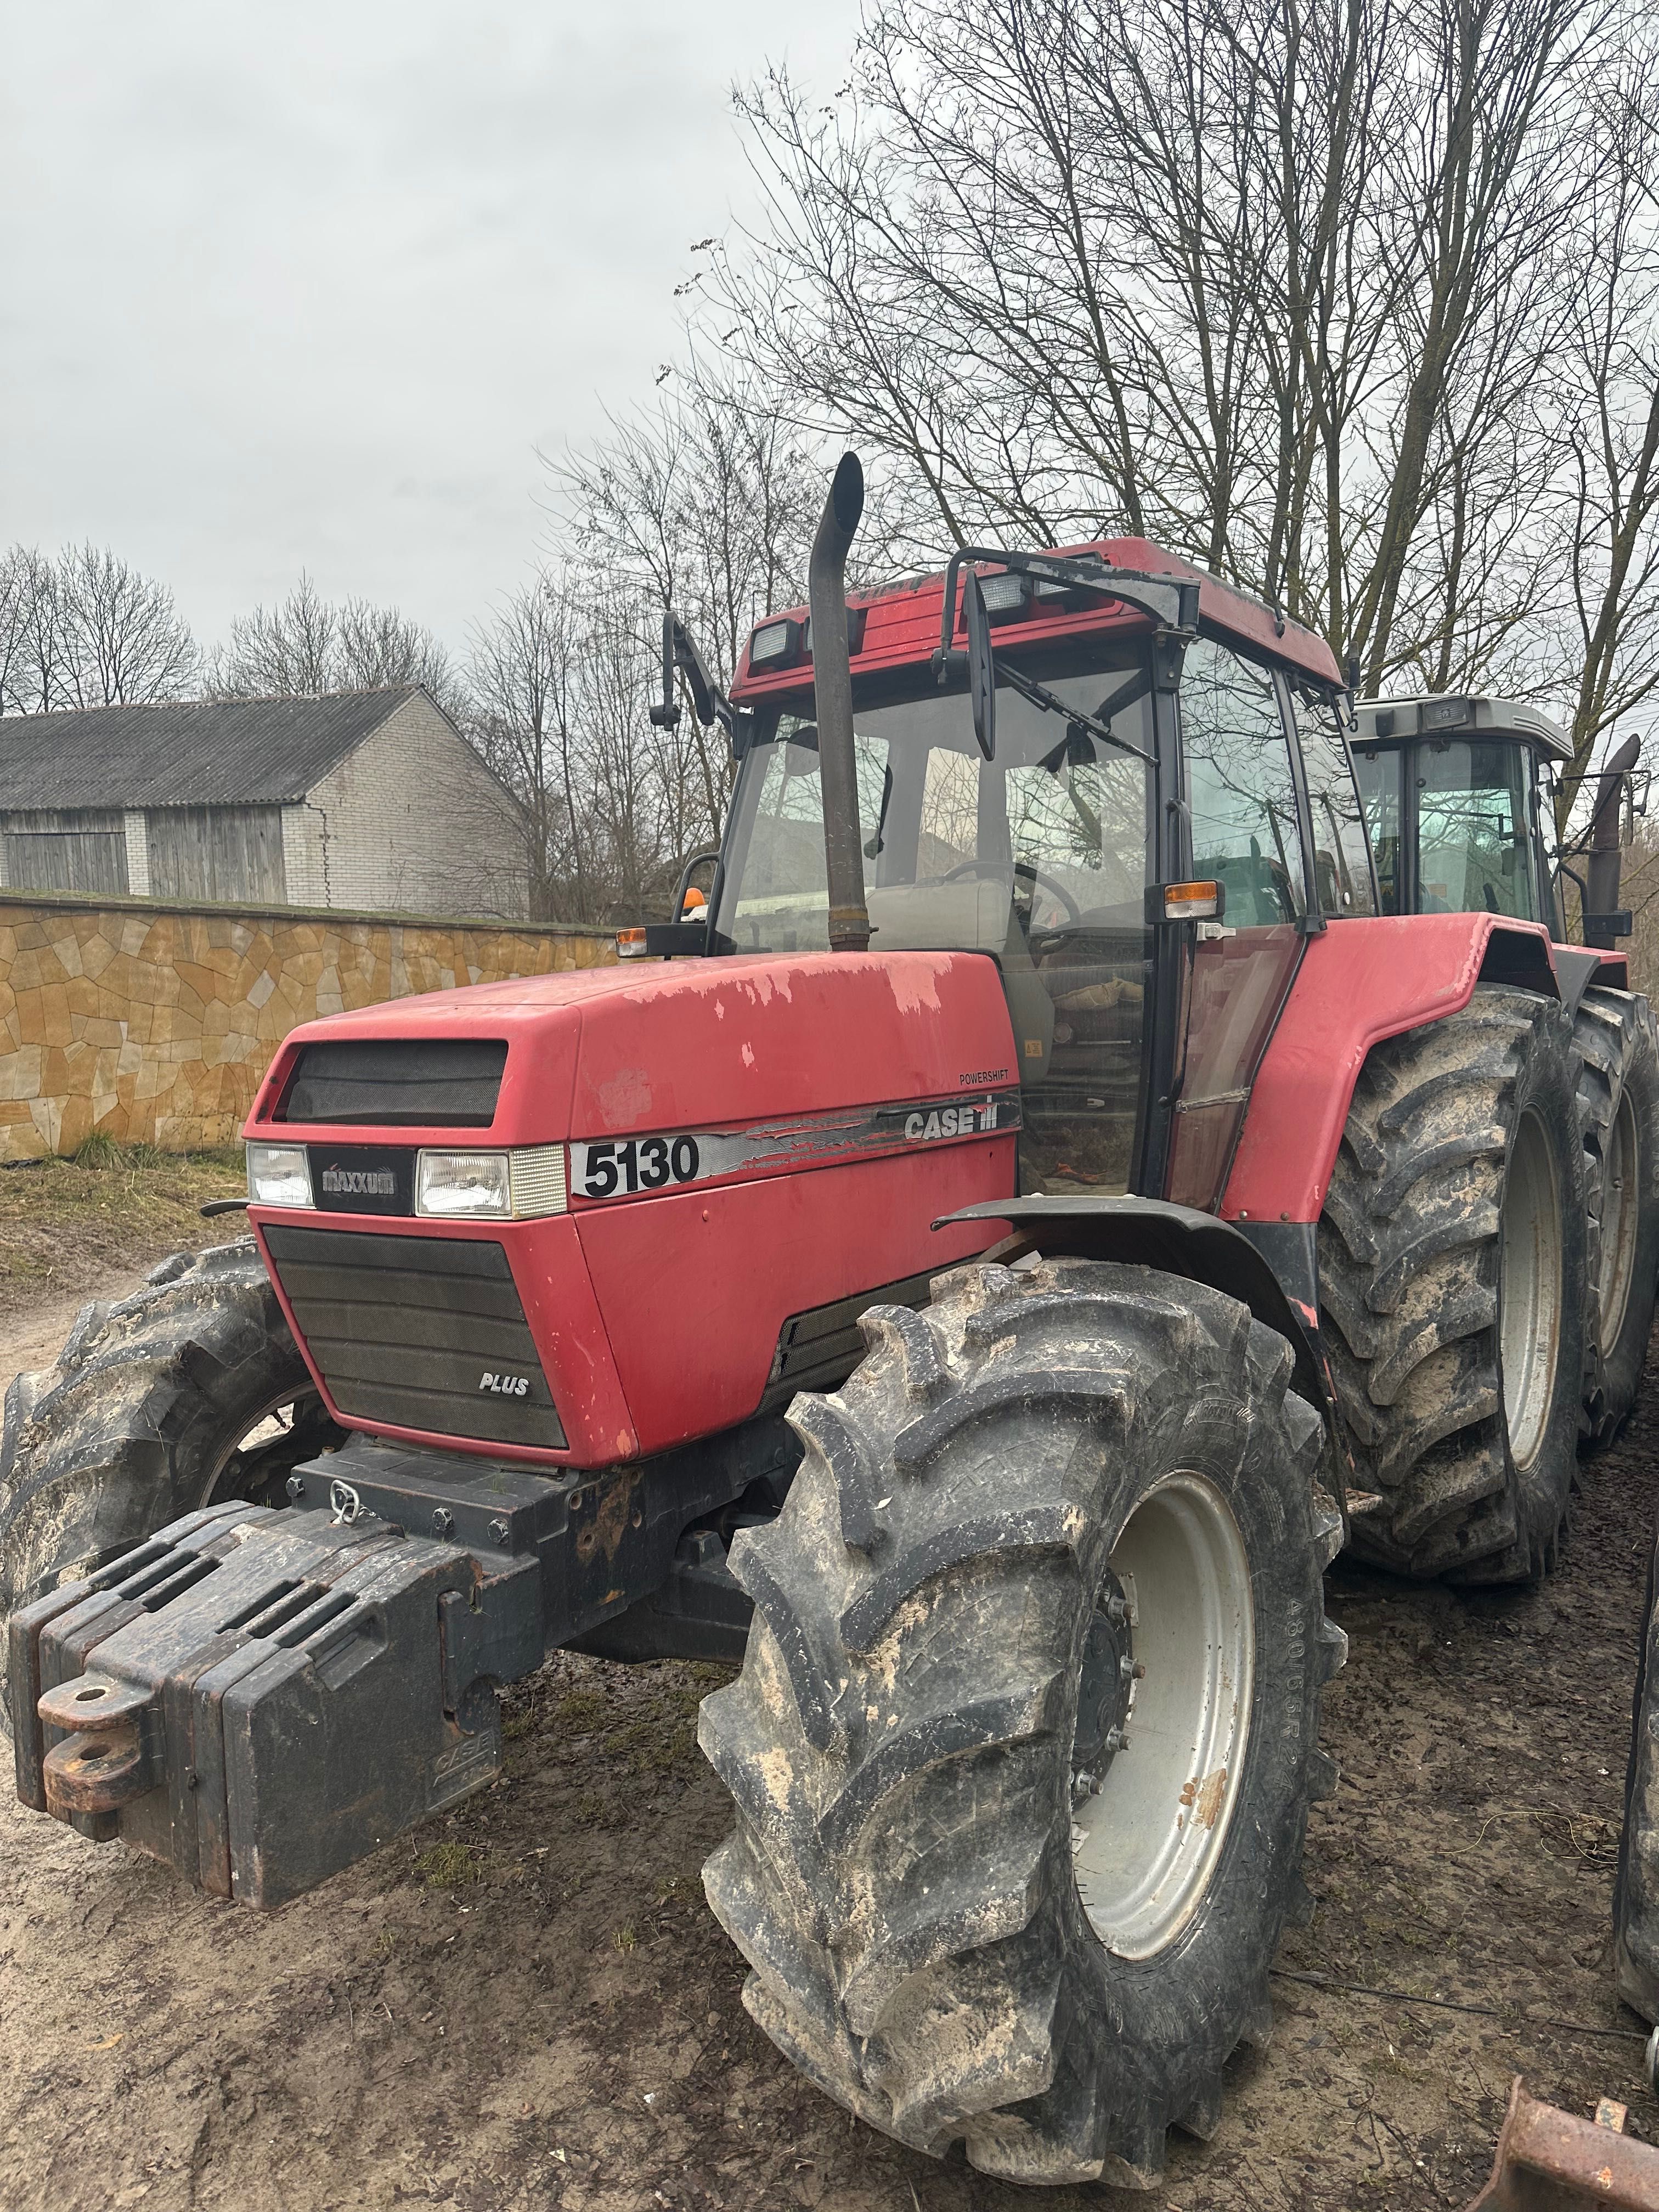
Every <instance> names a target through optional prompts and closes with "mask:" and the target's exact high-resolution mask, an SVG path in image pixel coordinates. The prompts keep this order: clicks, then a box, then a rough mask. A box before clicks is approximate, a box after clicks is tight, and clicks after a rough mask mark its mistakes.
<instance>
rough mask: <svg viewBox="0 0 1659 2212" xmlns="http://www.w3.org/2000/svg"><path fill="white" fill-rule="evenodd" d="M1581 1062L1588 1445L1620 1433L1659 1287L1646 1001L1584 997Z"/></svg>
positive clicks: (1658, 1070)
mask: <svg viewBox="0 0 1659 2212" xmlns="http://www.w3.org/2000/svg"><path fill="white" fill-rule="evenodd" d="M1572 1042H1573V1049H1574V1050H1575V1052H1577V1055H1578V1060H1579V1073H1578V1110H1579V1116H1580V1121H1581V1124H1582V1133H1583V1142H1584V1177H1585V1185H1586V1194H1587V1199H1588V1215H1589V1239H1588V1247H1587V1253H1586V1279H1587V1283H1588V1286H1589V1298H1588V1310H1587V1315H1586V1321H1585V1338H1586V1344H1585V1367H1584V1412H1583V1421H1582V1424H1581V1427H1582V1430H1583V1435H1584V1437H1585V1439H1586V1441H1587V1442H1588V1443H1590V1444H1592V1445H1596V1446H1600V1445H1602V1444H1607V1443H1612V1441H1613V1437H1615V1436H1616V1435H1617V1434H1618V1432H1619V1430H1620V1426H1621V1425H1622V1424H1623V1422H1624V1420H1625V1419H1626V1415H1627V1414H1628V1413H1629V1412H1630V1409H1631V1407H1632V1406H1633V1405H1634V1404H1635V1403H1636V1393H1637V1389H1638V1386H1639V1385H1640V1383H1641V1380H1642V1365H1643V1362H1644V1360H1645V1358H1647V1350H1648V1339H1649V1337H1650V1335H1651V1334H1652V1331H1653V1308H1654V1291H1655V1285H1656V1282H1659V1042H1656V1039H1655V1034H1654V1023H1653V1015H1652V1013H1651V1012H1650V1009H1649V1006H1648V1002H1647V1000H1645V999H1644V998H1641V997H1639V996H1638V995H1637V994H1634V993H1632V992H1630V991H1610V990H1604V989H1600V988H1595V989H1591V990H1589V991H1586V992H1585V994H1584V996H1583V1000H1582V1001H1581V1002H1580V1005H1579V1008H1578V1012H1577V1018H1575V1020H1574V1023H1573V1031H1572Z"/></svg>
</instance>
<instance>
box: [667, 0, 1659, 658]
mask: <svg viewBox="0 0 1659 2212" xmlns="http://www.w3.org/2000/svg"><path fill="white" fill-rule="evenodd" d="M1652 38H1653V34H1652V33H1651V31H1650V29H1649V28H1648V27H1647V25H1646V24H1645V21H1644V18H1643V17H1642V15H1641V14H1640V12H1639V11H1638V9H1636V8H1635V7H1634V6H1633V4H1631V0H1448V3H1447V4H1443V0H963V4H957V0H889V4H887V5H884V6H879V7H878V8H877V9H876V11H875V12H874V13H872V15H870V16H869V17H868V18H867V19H866V27H865V32H864V35H863V38H862V40H861V41H860V49H859V54H858V58H857V61H856V64H855V67H854V72H853V75H852V77H851V78H850V80H849V82H848V86H847V87H846V88H844V89H843V92H842V94H841V95H840V96H839V97H838V99H837V100H836V103H834V104H833V105H832V106H830V107H829V108H824V107H823V106H818V105H817V104H814V103H812V102H810V101H808V100H806V99H805V97H804V96H803V94H801V93H800V92H799V90H798V89H797V88H795V87H794V86H793V85H792V84H791V83H790V82H789V80H788V79H787V76H784V75H782V74H781V73H778V74H774V75H773V76H770V77H769V79H768V80H767V81H766V82H764V83H763V84H760V85H758V86H757V87H755V88H751V89H750V90H749V91H747V92H746V93H744V94H741V95H740V97H739V102H738V105H739V110H740V112H741V114H742V116H743V117H744V120H745V121H746V123H747V125H748V126H749V129H750V143H751V146H752V148H753V153H754V159H755V162H756V165H757V171H758V173H759V175H760V178H761V180H762V183H763V186H764V188H765V190H766V191H767V194H768V196H769V213H768V216H767V218H766V220H765V221H764V222H763V224H762V225H761V226H760V228H759V229H758V231H757V234H755V235H754V236H753V237H751V238H750V239H748V240H744V241H741V242H740V243H739V245H738V247H737V249H735V250H734V251H733V252H731V253H729V254H727V255H726V256H725V257H724V258H721V259H720V262H719V263H718V265H717V267H716V269H715V271H714V277H713V280H712V282H711V283H710V284H709V286H708V295H709V301H710V306H709V308H708V311H707V312H708V314H709V316H710V317H711V319H712V317H713V315H714V313H715V312H716V311H718V313H719V316H720V325H719V327H720V337H722V338H724V339H725V340H726V342H727V343H728V345H729V347H730V349H732V352H733V353H735V354H736V355H737V356H738V357H739V358H740V359H741V360H742V361H743V362H744V364H745V366H746V368H747V369H748V372H749V374H750V376H751V378H752V379H754V380H757V383H758V385H759V386H760V387H761V388H763V389H769V390H771V391H772V392H775V393H776V394H777V395H778V398H777V400H776V402H775V404H778V405H780V406H781V407H783V408H785V409H786V410H793V412H794V413H796V414H797V415H798V416H799V417H800V418H801V419H802V420H803V421H804V422H807V423H809V424H814V425H820V426H822V427H823V428H825V429H829V428H844V429H847V430H850V431H852V432H854V434H856V435H858V436H859V438H860V441H862V442H863V443H864V444H865V445H866V447H871V446H873V447H876V448H877V449H878V451H880V452H883V453H886V454H887V455H888V456H890V458H891V459H892V460H893V461H894V462H895V463H896V465H897V467H898V469H899V471H901V472H902V474H903V476H904V477H905V478H906V480H907V482H908V485H909V487H910V489H911V494H912V502H913V503H912V505H911V507H910V510H909V513H910V524H911V528H912V532H913V534H914V540H915V544H916V546H917V550H919V551H920V550H922V549H923V547H926V548H927V551H928V552H929V553H930V554H931V551H932V545H931V543H930V541H932V540H933V539H936V538H937V535H938V533H939V528H940V526H941V525H942V526H943V528H944V530H945V533H946V534H948V535H949V536H951V537H952V538H955V539H956V540H957V542H962V541H963V540H964V539H966V538H969V537H973V536H978V535H980V534H981V533H983V532H994V531H997V530H1004V531H1011V532H1016V533H1018V534H1019V535H1021V536H1024V537H1025V538H1028V539H1029V538H1032V537H1036V538H1040V539H1046V540H1048V542H1050V543H1053V542H1064V541H1065V540H1066V538H1077V537H1080V536H1084V535H1094V534H1097V533H1100V532H1128V533H1130V534H1139V533H1142V532H1145V533H1147V534H1151V535H1154V536H1157V537H1158V538H1162V539H1164V541H1165V542H1167V543H1170V544H1173V545H1174V546H1175V547H1176V548H1177V549H1178V550H1183V551H1185V552H1187V553H1188V554H1190V555H1191V556H1193V557H1194V559H1195V560H1197V561H1198V562H1200V563H1201V564H1203V565H1206V566H1209V567H1212V568H1218V569H1219V570H1222V571H1224V572H1227V573H1231V574H1234V575H1236V576H1237V577H1238V578H1239V579H1240V580H1242V581H1243V582H1245V583H1247V584H1249V585H1250V586H1254V587H1255V588H1256V589H1259V590H1264V591H1265V592H1267V595H1268V596H1270V597H1272V598H1273V599H1275V600H1277V601H1279V602H1280V603H1282V604H1284V605H1285V606H1286V607H1287V609H1288V610H1289V611H1291V612H1293V613H1295V614H1297V615H1298V616H1300V617H1302V618H1303V619H1304V620H1308V621H1310V622H1312V623H1315V624H1316V626H1317V627H1319V628H1321V629H1323V630H1324V631H1325V633H1326V635H1328V637H1329V638H1330V639H1331V641H1332V642H1333V644H1334V646H1335V647H1337V648H1338V649H1339V651H1341V652H1343V653H1350V652H1352V653H1357V654H1358V657H1359V659H1360V660H1361V665H1362V673H1363V676H1364V680H1365V682H1366V683H1367V684H1368V685H1370V686H1371V687H1376V686H1380V685H1381V684H1383V683H1385V682H1387V681H1389V680H1392V679H1393V678H1395V677H1396V675H1399V674H1401V673H1403V672H1404V671H1415V672H1417V673H1419V675H1421V676H1424V677H1427V676H1429V675H1431V674H1439V675H1442V676H1443V677H1444V678H1446V680H1456V681H1458V682H1468V683H1472V682H1474V681H1475V680H1477V679H1479V678H1482V677H1483V676H1486V675H1490V674H1491V673H1492V671H1494V670H1495V669H1497V668H1498V667H1499V666H1502V667H1504V668H1505V669H1508V668H1509V667H1510V665H1512V664H1513V662H1514V660H1515V658H1516V651H1517V650H1518V646H1517V641H1518V640H1519V639H1520V638H1521V635H1522V631H1523V630H1524V629H1526V627H1527V626H1528V625H1529V624H1532V623H1535V621H1536V619H1537V617H1539V615H1540V612H1541V610H1544V609H1546V608H1547V606H1548V605H1550V603H1551V597H1552V594H1553V592H1556V591H1557V590H1558V589H1559V585H1560V581H1561V578H1560V573H1559V566H1558V567H1553V566H1552V564H1551V562H1550V561H1549V559H1548V558H1547V557H1546V554H1545V550H1544V544H1543V518H1544V516H1545V513H1546V512H1547V508H1548V506H1549V504H1550V500H1551V487H1552V484H1553V481H1554V472H1555V468H1556V465H1557V462H1558V460H1559V455H1558V454H1557V453H1554V452H1553V451H1552V448H1551V447H1550V443H1549V440H1548V438H1547V434H1546V428H1545V425H1544V424H1543V422H1542V421H1541V416H1540V414H1539V410H1538V407H1537V404H1536V399H1537V393H1538V391H1539V387H1540V383H1541V377H1542V376H1543V374H1544V372H1545V369H1546V367H1547V364H1548V363H1549V362H1550V361H1551V360H1552V359H1553V356H1554V353H1555V350H1556V349H1557V347H1558V346H1559V341H1560V337H1561V333H1562V331H1563V328H1564V314H1565V301H1566V299H1567V297H1568V296H1569V294H1570V285H1569V283H1568V281H1567V280H1568V279H1569V277H1570V276H1571V271H1572V270H1573V269H1574V268H1575V266H1577V264H1579V263H1580V262H1581V261H1582V258H1583V255H1582V240H1583V228H1584V224H1585V222H1586V221H1587V219H1588V216H1589V210H1591V209H1592V208H1593V207H1594V206H1595V204H1596V193H1597V189H1598V180H1599V179H1601V177H1602V176H1603V174H1604V173H1605V171H1606V168H1607V163H1608V160H1609V154H1608V149H1607V144H1606V143H1605V135H1604V134H1603V133H1602V132H1601V131H1599V130H1598V128H1597V127H1596V125H1595V122H1594V121H1593V119H1592V111H1591V106H1590V102H1591V99H1592V96H1593V95H1594V94H1595V91H1596V89H1597V88H1598V87H1599V86H1601V84H1603V83H1604V82H1605V81H1606V79H1607V76H1608V74H1609V72H1610V71H1612V70H1614V69H1615V68H1617V67H1618V66H1620V64H1621V63H1622V60H1623V58H1624V57H1625V56H1626V54H1627V53H1628V52H1632V51H1639V50H1644V49H1645V50H1650V49H1651V45H1652Z"/></svg>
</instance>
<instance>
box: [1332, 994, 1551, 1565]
mask: <svg viewBox="0 0 1659 2212" xmlns="http://www.w3.org/2000/svg"><path fill="white" fill-rule="evenodd" d="M1578 1072H1579V1063H1578V1061H1577V1058H1576V1056H1575V1054H1574V1053H1573V1050H1572V1025H1571V1022H1570V1020H1569V1018H1568V1017H1567V1014H1566V1012H1565V1009H1564V1008H1563V1007H1562V1006H1560V1005H1559V1003H1558V1002H1557V1001H1556V1000H1553V999H1545V998H1541V997H1538V996H1535V995H1534V994H1532V993H1530V992H1527V991H1520V990H1514V989H1511V988H1510V987H1507V986H1504V985H1501V984H1482V985H1480V987H1477V989H1476V990H1475V992H1474V996H1473V997H1472V998H1471V999H1470V1000H1469V1003H1468V1006H1466V1007H1465V1008H1464V1009H1463V1011H1462V1012H1461V1013H1457V1014H1454V1015H1451V1016H1449V1018H1447V1019H1446V1020H1444V1021H1439V1022H1435V1023H1431V1024H1427V1025H1425V1027H1423V1028H1420V1029H1415V1030H1407V1032H1406V1034H1405V1035H1404V1036H1397V1037H1392V1038H1389V1040H1388V1041H1387V1042H1384V1043H1383V1044H1380V1045H1378V1046H1377V1047H1376V1048H1375V1049H1374V1050H1373V1051H1372V1052H1371V1054H1370V1056H1369V1057H1368V1059H1367V1060H1366V1062H1365V1065H1364V1068H1363V1069H1362V1070H1361V1071H1360V1075H1359V1080H1358V1084H1357V1085H1355V1088H1354V1096H1353V1103H1352V1107H1351V1109H1350V1111H1349V1115H1348V1120H1347V1125H1346V1128H1345V1130H1344V1132H1343V1136H1342V1143H1341V1146H1340V1151H1339V1152H1338V1156H1337V1161H1336V1165H1335V1167H1334V1170H1333V1171H1332V1175H1331V1182H1330V1188H1329V1191H1328V1194H1327V1197H1326V1200H1325V1207H1324V1212H1323V1213H1322V1218H1321V1220H1320V1225H1319V1295H1320V1304H1321V1307H1322V1316H1323V1320H1324V1324H1325V1335H1326V1342H1327V1346H1328V1352H1329V1356H1330V1363H1331V1373H1332V1379H1333V1382H1334V1384H1335V1389H1336V1400H1337V1406H1338V1409H1339V1412H1340V1416H1341V1419H1342V1422H1343V1425H1344V1428H1345V1430H1346V1437H1347V1441H1348V1443H1349V1446H1350V1449H1351V1450H1352V1455H1353V1461H1354V1468H1355V1478H1356V1480H1355V1494H1354V1495H1353V1496H1352V1497H1351V1498H1350V1505H1351V1508H1352V1519H1351V1538H1350V1541H1351V1542H1352V1547H1353V1549H1354V1551H1355V1552H1356V1553H1358V1555H1359V1556H1360V1557H1361V1558H1363V1559H1370V1560H1371V1561H1373V1562H1375V1563H1376V1565H1380V1566H1385V1567H1391V1568H1393V1569H1394V1570H1395V1571H1396V1572H1398V1573H1401V1574H1407V1575H1412V1576H1415V1577H1435V1576H1447V1577H1451V1578H1453V1579H1455V1580H1458V1581H1465V1582H1523V1581H1526V1580H1528V1579H1530V1578H1532V1577H1536V1576H1538V1575H1541V1574H1542V1573H1544V1572H1545V1571H1547V1569H1548V1568H1549V1567H1550V1566H1551V1565H1553V1562H1554V1557H1555V1551H1556V1545H1557V1540H1558V1536H1559V1530H1560V1528H1561V1525H1562V1522H1563V1521H1564V1520H1565V1516H1566V1511H1567V1504H1568V1499H1569V1496H1570V1493H1571V1485H1572V1476H1573V1469H1574V1467H1575V1465H1576V1463H1577V1441H1578V1425H1579V1412H1580V1407H1581V1404H1582V1401H1583V1374H1584V1318H1585V1305H1586V1297H1587V1289H1586V1284H1587V1276H1586V1264H1587V1263H1586V1228H1585V1214H1586V1208H1585V1187H1584V1156H1583V1145H1582V1141H1581V1138H1580V1133H1579V1119H1578V1107H1577V1082H1578Z"/></svg>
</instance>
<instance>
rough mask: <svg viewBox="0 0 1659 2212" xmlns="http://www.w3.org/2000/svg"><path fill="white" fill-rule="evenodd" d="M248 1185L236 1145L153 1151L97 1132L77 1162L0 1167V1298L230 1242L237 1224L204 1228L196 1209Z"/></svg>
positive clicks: (227, 1220) (233, 1218) (74, 1285)
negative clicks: (218, 1149) (218, 1148)
mask: <svg viewBox="0 0 1659 2212" xmlns="http://www.w3.org/2000/svg"><path fill="white" fill-rule="evenodd" d="M246 1188H247V1178H246V1169H245V1167H244V1164H243V1159H242V1154H241V1152H240V1148H238V1149H237V1150H235V1151H231V1150H225V1151H222V1152H156V1151H155V1148H154V1146H149V1145H131V1146H122V1145H117V1144H114V1143H112V1140H111V1139H109V1138H107V1137H105V1136H100V1135H94V1136H91V1137H88V1139H87V1141H86V1143H85V1144H84V1145H83V1146H82V1147H81V1151H80V1152H79V1154H78V1155H77V1157H76V1158H74V1159H49V1160H38V1161H34V1162H32V1163H29V1164H22V1165H19V1166H16V1167H11V1168H7V1169H4V1170H0V1298H8V1299H9V1302H10V1303H12V1304H17V1303H19V1302H21V1299H22V1298H23V1297H26V1296H27V1297H33V1296H35V1295H38V1294H39V1292H40V1291H42V1290H46V1291H51V1290H58V1289H61V1290H63V1291H75V1290H77V1289H79V1288H80V1287H81V1286H82V1285H84V1284H86V1283H88V1282H91V1281H94V1280H95V1279H97V1277H98V1276H99V1275H100V1274H101V1273H105V1272H106V1271H107V1270H109V1269H111V1268H115V1267H131V1268H137V1267H148V1266H149V1265H150V1264H152V1263H153V1262H154V1261H155V1260H157V1259H159V1258H160V1256H161V1254H162V1253H164V1252H168V1251H173V1252H178V1251H184V1250H186V1249H188V1250H191V1251H200V1250H201V1249H203V1248H204V1246H206V1245H209V1244H222V1243H228V1241H229V1240H230V1239H232V1238H233V1237H240V1236H241V1235H242V1234H243V1233H244V1227H243V1223H242V1219H241V1217H240V1215H239V1214H230V1215H228V1216H225V1217H223V1218H220V1219H218V1220H216V1221H204V1220H203V1218H202V1216H201V1213H200V1211H199V1209H200V1207H201V1206H203V1205H204V1202H205V1201H206V1200H209V1199H213V1198H238V1197H240V1196H241V1194H243V1192H244V1191H245V1190H246Z"/></svg>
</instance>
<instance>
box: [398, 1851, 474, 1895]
mask: <svg viewBox="0 0 1659 2212" xmlns="http://www.w3.org/2000/svg"><path fill="white" fill-rule="evenodd" d="M415 1872H416V1876H417V1877H418V1878H419V1880H420V1881H422V1883H423V1884H424V1885H425V1887H427V1888H428V1889H465V1888H466V1887H468V1885H469V1884H470V1883H472V1882H475V1881H482V1880H483V1868H482V1867H481V1866H480V1865H479V1863H478V1862H477V1859H475V1858H474V1857H473V1856H472V1854H471V1851H470V1850H468V1849H467V1847H466V1845H465V1844H457V1843H447V1844H434V1845H433V1846H432V1848H431V1850H428V1851H422V1853H421V1856H420V1857H419V1858H417V1859H416V1862H415Z"/></svg>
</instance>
